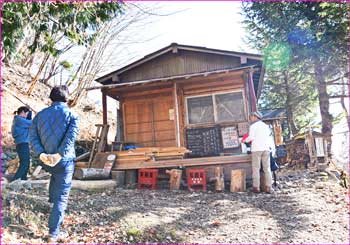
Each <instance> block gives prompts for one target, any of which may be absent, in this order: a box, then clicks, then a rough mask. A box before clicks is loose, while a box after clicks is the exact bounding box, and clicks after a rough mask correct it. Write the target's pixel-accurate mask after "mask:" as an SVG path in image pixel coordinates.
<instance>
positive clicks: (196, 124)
mask: <svg viewBox="0 0 350 245" xmlns="http://www.w3.org/2000/svg"><path fill="white" fill-rule="evenodd" d="M239 92H240V93H241V94H242V99H243V110H244V118H243V119H242V120H238V121H232V120H228V121H218V115H217V113H218V112H217V110H216V100H215V95H220V94H231V93H239ZM207 96H211V98H212V102H213V110H214V122H204V123H190V118H189V114H188V113H189V110H188V99H191V98H198V97H207ZM245 101H246V96H245V93H244V90H243V89H235V90H227V91H220V92H214V93H205V94H200V95H191V96H185V106H186V125H187V126H201V125H215V124H225V123H239V122H246V121H247V118H248V115H247V103H246V102H245Z"/></svg>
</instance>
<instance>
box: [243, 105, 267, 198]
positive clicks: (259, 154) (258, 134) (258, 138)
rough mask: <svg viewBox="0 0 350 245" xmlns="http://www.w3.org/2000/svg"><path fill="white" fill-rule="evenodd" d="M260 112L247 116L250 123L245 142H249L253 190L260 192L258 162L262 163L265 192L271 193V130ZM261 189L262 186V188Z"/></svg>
mask: <svg viewBox="0 0 350 245" xmlns="http://www.w3.org/2000/svg"><path fill="white" fill-rule="evenodd" d="M261 119H262V115H261V113H260V112H253V113H252V114H251V115H250V116H249V120H250V122H251V125H250V127H249V137H248V138H246V139H245V142H251V152H252V171H253V192H255V193H259V192H260V163H262V166H263V170H264V176H265V184H266V186H265V188H264V190H265V192H267V193H272V192H273V189H272V177H271V169H270V149H271V130H270V128H269V126H268V125H267V124H265V123H264V122H263V121H262V120H261ZM262 189H263V188H262Z"/></svg>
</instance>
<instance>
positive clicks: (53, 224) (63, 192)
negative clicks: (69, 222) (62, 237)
mask: <svg viewBox="0 0 350 245" xmlns="http://www.w3.org/2000/svg"><path fill="white" fill-rule="evenodd" d="M43 168H44V169H45V170H47V171H48V172H50V173H51V174H52V175H51V179H50V186H49V202H51V203H53V207H52V210H51V213H50V217H49V235H50V237H55V238H56V237H58V235H59V232H60V226H61V224H62V222H63V219H64V212H65V210H66V208H67V204H68V197H69V191H70V189H71V187H72V178H73V173H74V162H73V160H71V161H60V162H59V163H58V164H57V165H56V166H55V167H49V166H47V165H44V164H43Z"/></svg>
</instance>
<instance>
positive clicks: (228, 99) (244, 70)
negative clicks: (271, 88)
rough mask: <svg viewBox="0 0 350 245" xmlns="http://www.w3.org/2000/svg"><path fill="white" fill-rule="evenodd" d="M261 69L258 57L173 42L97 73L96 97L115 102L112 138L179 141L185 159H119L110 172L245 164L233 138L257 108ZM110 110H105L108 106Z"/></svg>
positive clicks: (148, 143) (154, 143)
mask: <svg viewBox="0 0 350 245" xmlns="http://www.w3.org/2000/svg"><path fill="white" fill-rule="evenodd" d="M263 74H264V68H263V65H262V56H261V55H257V54H250V53H243V52H233V51H226V50H218V49H210V48H205V47H196V46H188V45H180V44H176V43H173V44H171V45H169V46H167V47H165V48H162V49H160V50H158V51H156V52H154V53H151V54H149V55H146V56H145V57H143V58H142V59H140V60H137V61H135V62H133V63H131V64H129V65H127V66H125V67H123V68H121V69H118V70H116V71H113V72H111V73H109V74H107V75H104V76H102V77H100V78H98V79H97V82H99V83H101V86H96V87H92V88H90V89H100V90H101V91H102V96H103V98H102V99H103V124H106V123H107V108H108V105H107V102H106V101H107V100H106V98H107V96H108V97H110V98H113V99H115V100H117V101H118V102H119V109H118V113H117V115H118V120H117V121H118V122H119V123H118V125H119V127H118V130H117V135H116V139H117V141H118V142H119V143H124V144H125V143H130V142H131V143H133V144H135V145H137V146H138V147H148V148H149V147H185V148H187V149H188V150H190V151H191V153H189V154H188V155H187V156H186V158H184V159H173V160H172V159H168V160H159V161H138V162H127V161H126V162H120V163H118V162H117V163H116V164H115V165H114V167H113V169H114V170H130V169H139V168H174V167H184V168H186V167H199V166H200V167H203V168H206V169H207V170H208V171H209V172H210V170H214V168H215V167H216V166H218V165H219V166H223V167H224V174H225V179H229V178H230V172H231V171H230V170H231V169H245V170H246V173H247V176H250V175H251V167H250V166H251V165H250V161H251V159H250V155H247V154H246V153H245V152H244V149H243V148H242V146H241V143H240V138H241V137H242V136H243V134H245V133H248V128H249V124H248V115H249V113H250V112H251V111H254V110H256V106H257V105H256V103H257V98H259V95H260V91H261V87H262V81H263ZM109 109H110V108H109Z"/></svg>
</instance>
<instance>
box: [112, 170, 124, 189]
mask: <svg viewBox="0 0 350 245" xmlns="http://www.w3.org/2000/svg"><path fill="white" fill-rule="evenodd" d="M112 179H114V180H115V182H116V186H117V187H121V186H124V184H125V171H112Z"/></svg>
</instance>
